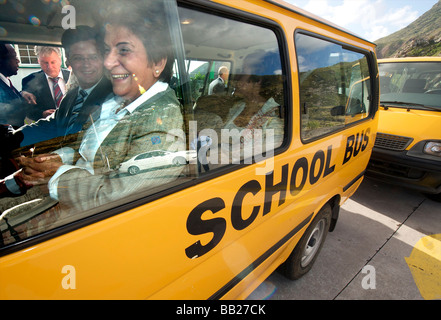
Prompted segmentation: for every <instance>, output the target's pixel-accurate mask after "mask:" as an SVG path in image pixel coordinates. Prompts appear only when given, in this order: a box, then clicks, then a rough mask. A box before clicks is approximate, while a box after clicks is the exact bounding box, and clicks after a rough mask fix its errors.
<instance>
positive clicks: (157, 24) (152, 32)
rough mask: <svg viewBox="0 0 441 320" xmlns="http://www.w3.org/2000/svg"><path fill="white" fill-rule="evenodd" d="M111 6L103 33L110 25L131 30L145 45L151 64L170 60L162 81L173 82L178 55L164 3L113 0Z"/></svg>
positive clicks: (158, 1) (160, 1) (106, 15)
mask: <svg viewBox="0 0 441 320" xmlns="http://www.w3.org/2000/svg"><path fill="white" fill-rule="evenodd" d="M108 8H109V9H108V10H107V12H106V13H105V15H104V24H103V27H104V29H103V32H105V26H106V25H107V24H110V25H113V26H115V25H116V26H122V27H126V28H127V29H129V30H130V31H131V32H132V33H133V34H134V35H135V36H137V37H138V38H139V39H140V40H141V41H142V43H143V44H144V48H145V50H146V52H147V56H148V59H149V63H158V62H160V61H161V60H162V59H164V58H166V59H167V64H166V66H165V68H164V70H163V71H162V73H161V76H160V78H159V80H161V81H164V82H167V83H168V82H170V79H171V76H172V69H173V63H174V57H173V47H172V43H171V38H170V30H169V28H168V24H167V18H166V16H165V9H164V2H163V1H162V0H150V1H124V0H118V1H110V3H109V6H108Z"/></svg>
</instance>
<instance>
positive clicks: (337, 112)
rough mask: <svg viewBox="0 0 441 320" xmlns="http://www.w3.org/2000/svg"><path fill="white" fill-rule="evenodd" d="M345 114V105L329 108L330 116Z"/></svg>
mask: <svg viewBox="0 0 441 320" xmlns="http://www.w3.org/2000/svg"><path fill="white" fill-rule="evenodd" d="M344 114H345V106H336V107H334V108H332V109H331V116H343V115H344Z"/></svg>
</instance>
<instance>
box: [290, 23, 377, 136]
mask: <svg viewBox="0 0 441 320" xmlns="http://www.w3.org/2000/svg"><path fill="white" fill-rule="evenodd" d="M298 34H302V35H305V36H309V37H312V38H316V39H319V40H322V41H326V42H329V43H332V44H336V45H340V46H341V48H342V49H345V50H350V51H352V52H355V53H360V54H362V55H364V56H365V57H366V59H367V64H368V68H369V75H370V86H371V97H370V98H369V101H370V108H369V109H370V110H369V113H368V114H367V116H366V117H365V118H363V119H360V120H357V121H354V122H351V123H348V124H345V125H344V126H343V127H338V128H336V129H335V130H332V131H330V132H327V133H324V134H321V135H317V136H314V137H311V138H309V139H304V138H303V137H302V133H301V132H302V114H303V113H302V106H301V103H300V72H298V74H297V81H298V92H299V106H298V108H299V109H298V111H299V115H300V116H299V119H298V120H299V122H298V125H299V137H300V141H301V142H302V144H304V145H306V144H310V143H313V142H315V141H318V140H321V139H324V138H326V137H329V136H331V135H334V134H336V133H339V132H341V131H344V130H347V129H349V128H352V127H354V126H357V125H359V124H360V123H362V122H365V121H369V120H370V119H373V118H374V117H375V114H376V112H377V109H378V103H379V92H378V91H379V90H378V81H379V80H378V77H379V74H378V67H375V65H376V59H375V54H374V53H373V52H371V51H368V50H363V49H361V48H359V47H356V46H353V45H350V44H347V43H345V42H342V41H338V40H335V39H333V38H330V37H327V36H324V35H321V34H318V33H314V32H311V31H308V30H305V29H301V28H297V29H296V30H295V31H294V52H295V55H296V62H297V70H298V68H299V63H298V48H297V46H296V43H295V39H296V36H297V35H298Z"/></svg>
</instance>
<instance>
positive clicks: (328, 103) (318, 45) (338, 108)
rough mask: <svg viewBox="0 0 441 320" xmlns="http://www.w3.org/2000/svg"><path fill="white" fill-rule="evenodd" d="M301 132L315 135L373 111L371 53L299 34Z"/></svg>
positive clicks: (307, 137) (324, 132)
mask: <svg viewBox="0 0 441 320" xmlns="http://www.w3.org/2000/svg"><path fill="white" fill-rule="evenodd" d="M295 39H296V50H297V61H298V64H299V83H300V106H301V135H302V139H303V140H306V141H307V140H309V139H313V138H316V137H319V136H322V135H325V134H328V133H332V132H334V131H336V130H339V129H342V128H344V127H345V126H346V125H348V124H351V123H353V122H355V121H358V120H361V119H365V118H367V117H368V115H369V110H370V109H371V108H370V98H371V88H370V76H369V68H368V61H367V57H366V56H365V55H364V54H362V53H359V52H355V51H351V50H349V49H347V48H346V47H345V48H344V47H342V46H341V45H339V44H336V43H333V42H330V41H327V40H323V39H319V38H316V37H313V36H310V35H306V34H302V33H297V34H296V38H295Z"/></svg>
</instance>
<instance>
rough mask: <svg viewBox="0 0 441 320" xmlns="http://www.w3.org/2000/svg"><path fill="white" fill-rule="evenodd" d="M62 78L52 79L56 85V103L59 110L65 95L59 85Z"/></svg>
mask: <svg viewBox="0 0 441 320" xmlns="http://www.w3.org/2000/svg"><path fill="white" fill-rule="evenodd" d="M59 79H60V78H59V77H56V78H51V80H52V82H53V84H54V101H55V104H56V105H57V108H58V107H59V106H60V103H61V100H62V99H63V93H62V92H61V89H60V86H59V85H58V80H59Z"/></svg>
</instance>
